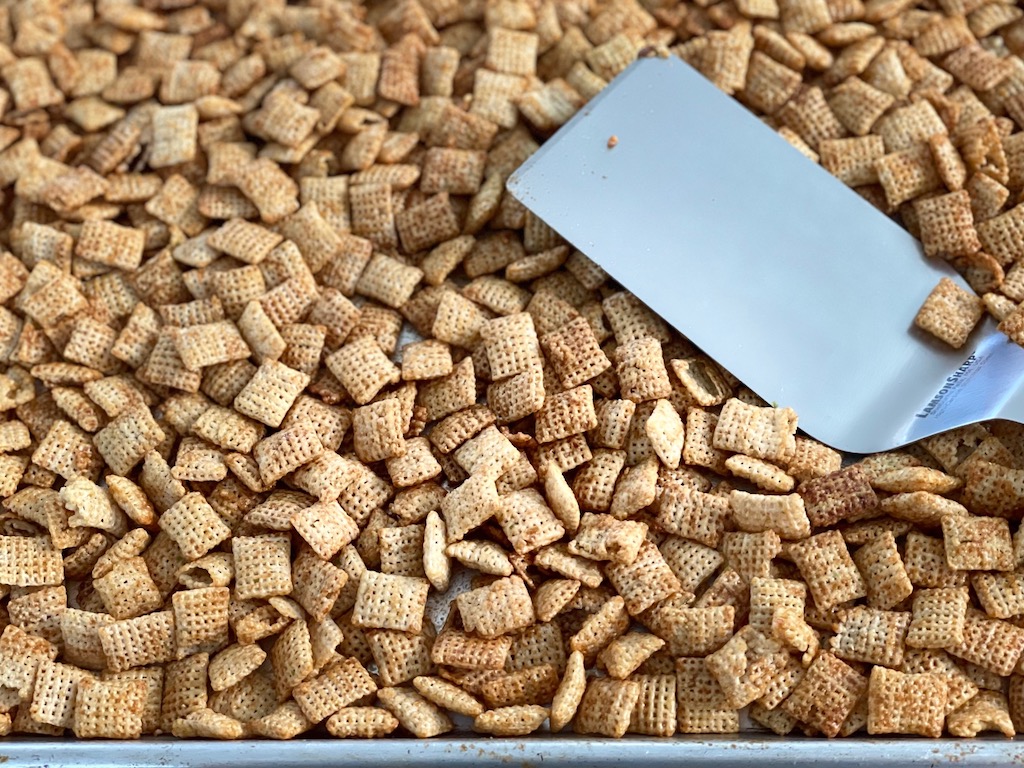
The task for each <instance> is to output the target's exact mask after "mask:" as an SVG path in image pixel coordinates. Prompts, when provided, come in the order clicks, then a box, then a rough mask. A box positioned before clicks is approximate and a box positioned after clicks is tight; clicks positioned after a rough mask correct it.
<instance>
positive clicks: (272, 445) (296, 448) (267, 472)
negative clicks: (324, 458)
mask: <svg viewBox="0 0 1024 768" xmlns="http://www.w3.org/2000/svg"><path fill="white" fill-rule="evenodd" d="M323 452H324V447H323V444H322V443H321V442H320V438H319V437H317V435H316V433H315V431H314V429H313V427H311V426H305V425H297V426H294V427H289V428H287V429H282V430H281V431H280V432H275V433H274V434H273V435H270V436H269V437H267V438H265V439H263V440H261V441H260V442H259V443H257V444H256V447H255V448H254V449H253V458H255V459H256V463H257V464H258V465H259V470H260V476H261V477H262V478H263V481H264V483H266V484H267V485H268V486H271V485H273V484H274V483H275V482H277V481H278V480H280V479H281V478H282V477H284V476H285V475H286V474H288V473H289V472H292V471H294V470H296V469H298V468H299V467H301V466H302V465H303V464H307V463H308V462H310V461H312V460H313V459H315V458H317V457H318V456H320V455H321V454H322V453H323Z"/></svg>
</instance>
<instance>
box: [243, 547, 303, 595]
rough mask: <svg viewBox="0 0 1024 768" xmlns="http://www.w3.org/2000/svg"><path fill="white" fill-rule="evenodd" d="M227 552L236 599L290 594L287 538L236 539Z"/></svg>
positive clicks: (289, 556)
mask: <svg viewBox="0 0 1024 768" xmlns="http://www.w3.org/2000/svg"><path fill="white" fill-rule="evenodd" d="M231 553H232V556H233V558H234V567H235V596H236V598H237V599H239V600H249V599H252V598H265V597H272V596H274V595H287V594H290V593H291V591H292V574H291V542H290V539H289V536H288V535H278V534H270V535H263V536H236V537H234V538H233V539H232V541H231Z"/></svg>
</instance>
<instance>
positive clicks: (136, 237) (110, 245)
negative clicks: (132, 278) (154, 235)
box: [75, 221, 145, 270]
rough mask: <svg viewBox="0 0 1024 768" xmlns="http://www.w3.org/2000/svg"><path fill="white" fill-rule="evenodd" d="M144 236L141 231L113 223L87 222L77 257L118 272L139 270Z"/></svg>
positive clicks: (79, 242) (76, 250) (78, 246)
mask: <svg viewBox="0 0 1024 768" xmlns="http://www.w3.org/2000/svg"><path fill="white" fill-rule="evenodd" d="M144 245H145V236H144V235H143V233H142V231H141V230H138V229H132V228H130V227H123V226H121V225H119V224H114V223H113V222H110V221H87V222H85V224H83V225H82V232H81V234H80V235H79V237H78V242H77V243H76V245H75V255H76V256H78V257H80V258H83V259H86V260H88V261H93V262H96V263H97V264H105V265H107V266H110V267H116V268H117V269H124V270H133V269H138V267H139V265H140V264H141V263H142V251H143V247H144Z"/></svg>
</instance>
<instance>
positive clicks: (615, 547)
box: [569, 512, 647, 565]
mask: <svg viewBox="0 0 1024 768" xmlns="http://www.w3.org/2000/svg"><path fill="white" fill-rule="evenodd" d="M646 533H647V524H646V523H642V522H637V521H633V520H616V519H615V518H613V517H612V516H611V515H601V514H594V513H590V512H588V513H586V514H584V515H583V517H582V519H581V520H580V528H579V530H578V531H577V533H576V536H575V538H574V539H573V540H572V541H571V542H569V552H570V553H571V554H573V555H581V556H583V557H587V558H589V559H591V560H611V561H613V562H616V563H622V564H624V565H629V564H630V563H632V562H633V561H634V560H636V558H637V556H638V554H639V552H640V547H641V545H642V544H643V541H644V537H645V535H646Z"/></svg>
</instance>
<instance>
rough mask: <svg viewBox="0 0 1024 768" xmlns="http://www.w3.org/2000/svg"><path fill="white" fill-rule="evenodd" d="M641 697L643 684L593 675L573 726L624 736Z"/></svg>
mask: <svg viewBox="0 0 1024 768" xmlns="http://www.w3.org/2000/svg"><path fill="white" fill-rule="evenodd" d="M639 696H640V685H639V684H638V683H635V682H632V681H629V680H612V679H611V678H592V679H591V680H590V681H589V683H588V684H587V689H586V691H585V692H584V694H583V698H582V700H581V701H580V703H579V707H578V711H577V713H576V718H575V721H574V723H573V729H574V730H575V731H576V733H595V734H599V735H602V736H614V737H616V738H621V737H622V736H624V735H625V733H626V730H627V729H628V728H629V720H630V715H632V713H633V707H634V706H635V705H636V702H637V699H638V698H639Z"/></svg>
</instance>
